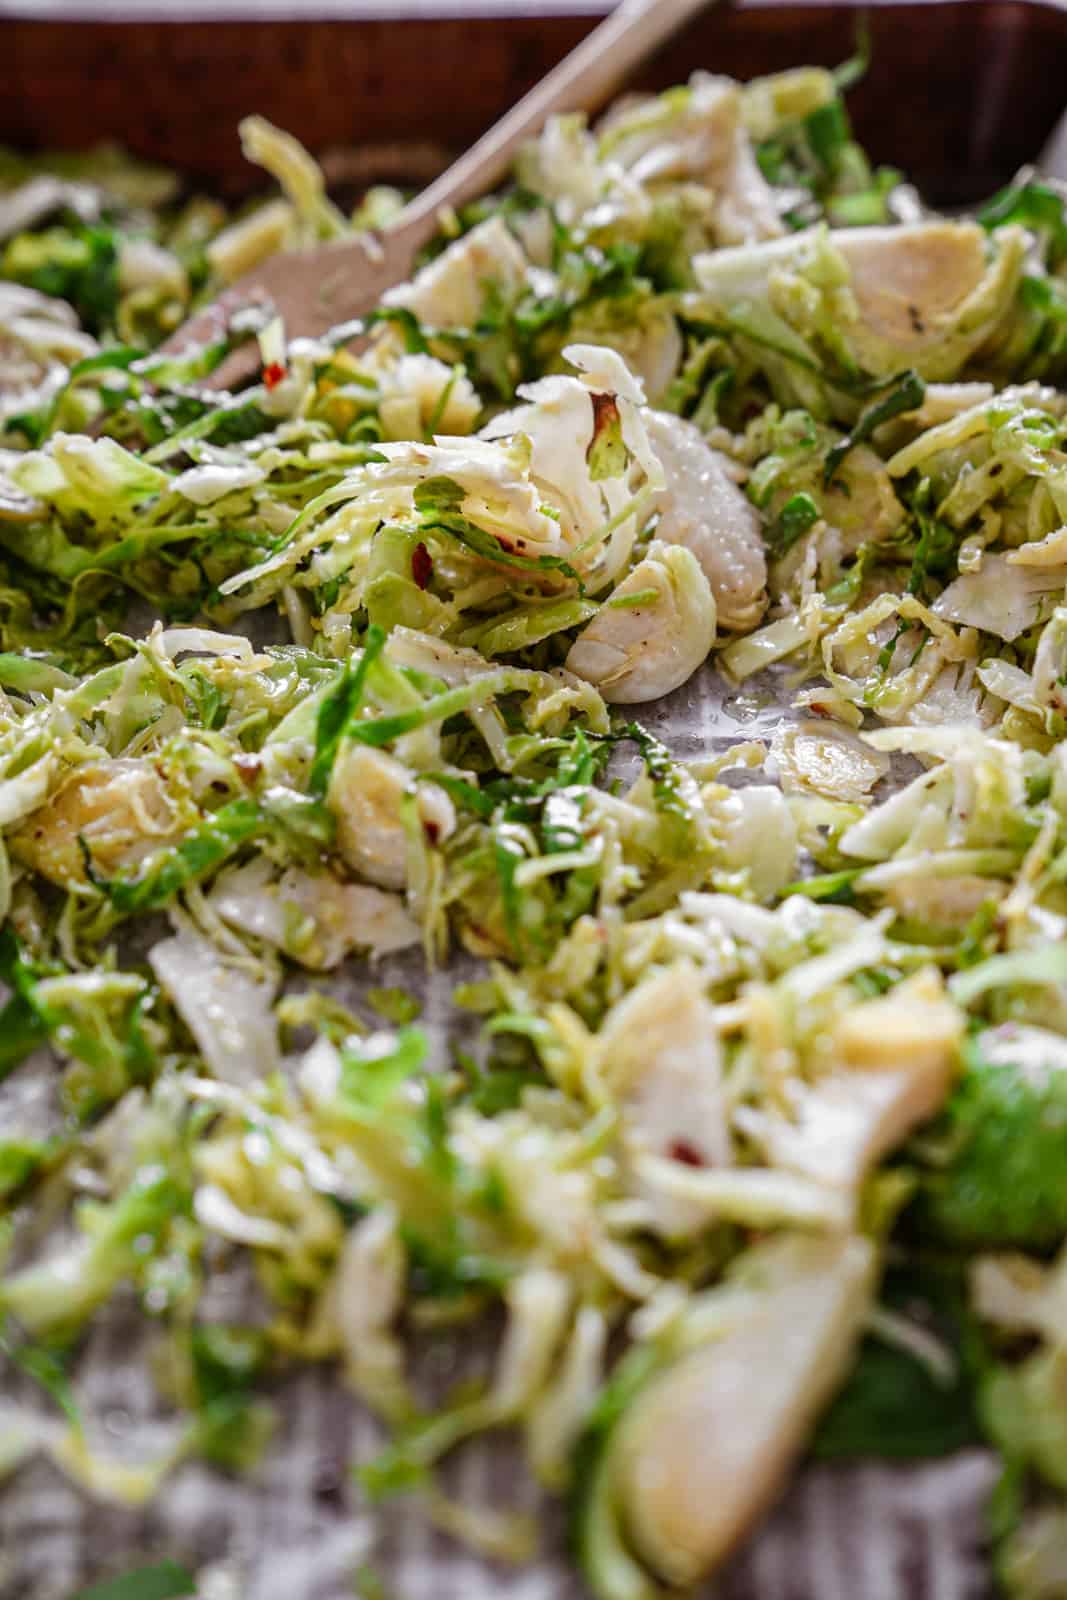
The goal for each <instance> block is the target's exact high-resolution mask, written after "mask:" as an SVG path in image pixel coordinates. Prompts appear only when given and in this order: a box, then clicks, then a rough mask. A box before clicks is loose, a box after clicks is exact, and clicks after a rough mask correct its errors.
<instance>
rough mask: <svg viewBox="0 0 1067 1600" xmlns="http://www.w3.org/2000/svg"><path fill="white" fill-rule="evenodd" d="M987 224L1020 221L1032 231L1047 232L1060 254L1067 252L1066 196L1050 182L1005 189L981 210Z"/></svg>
mask: <svg viewBox="0 0 1067 1600" xmlns="http://www.w3.org/2000/svg"><path fill="white" fill-rule="evenodd" d="M978 221H979V222H980V223H981V224H982V226H983V227H984V228H1000V227H1003V226H1004V225H1005V224H1006V223H1009V222H1017V223H1020V224H1021V225H1022V226H1023V227H1024V228H1029V229H1031V231H1032V232H1034V233H1036V234H1039V235H1044V236H1046V237H1047V238H1048V240H1049V241H1050V243H1051V245H1052V248H1053V250H1054V251H1055V253H1056V255H1057V256H1060V255H1064V254H1067V217H1065V216H1064V196H1063V195H1062V194H1061V193H1060V191H1059V190H1057V189H1054V188H1053V187H1052V186H1051V185H1050V184H1047V183H1041V182H1039V181H1038V180H1032V181H1031V182H1029V183H1021V184H1019V183H1013V184H1010V185H1009V187H1008V188H1006V189H1001V191H1000V193H999V194H995V195H994V196H993V198H992V200H988V201H987V202H986V204H985V205H984V206H983V207H982V209H981V210H980V211H979V212H978Z"/></svg>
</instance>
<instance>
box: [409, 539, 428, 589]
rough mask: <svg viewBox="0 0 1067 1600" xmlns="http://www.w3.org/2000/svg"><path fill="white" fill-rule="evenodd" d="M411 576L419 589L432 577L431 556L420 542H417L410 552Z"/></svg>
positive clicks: (423, 587)
mask: <svg viewBox="0 0 1067 1600" xmlns="http://www.w3.org/2000/svg"><path fill="white" fill-rule="evenodd" d="M411 576H412V577H413V578H414V580H415V584H416V587H417V588H419V589H425V587H426V585H427V584H428V583H429V581H430V579H431V578H432V577H433V557H432V556H431V555H430V552H429V551H428V550H427V548H426V546H425V545H424V544H422V543H419V544H417V545H416V546H415V548H414V550H413V551H412V552H411Z"/></svg>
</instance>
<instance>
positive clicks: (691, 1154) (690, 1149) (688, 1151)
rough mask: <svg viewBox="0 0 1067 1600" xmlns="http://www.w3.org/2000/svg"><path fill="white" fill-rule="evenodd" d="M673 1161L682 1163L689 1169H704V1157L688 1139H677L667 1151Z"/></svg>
mask: <svg viewBox="0 0 1067 1600" xmlns="http://www.w3.org/2000/svg"><path fill="white" fill-rule="evenodd" d="M667 1154H668V1155H669V1156H670V1158H671V1160H672V1161H681V1162H683V1163H684V1165H685V1166H687V1167H702V1166H703V1165H704V1157H703V1156H702V1155H701V1154H700V1151H699V1150H698V1149H697V1147H696V1145H694V1144H690V1143H689V1140H688V1139H675V1141H674V1143H673V1144H672V1145H671V1147H670V1149H669V1150H668V1151H667Z"/></svg>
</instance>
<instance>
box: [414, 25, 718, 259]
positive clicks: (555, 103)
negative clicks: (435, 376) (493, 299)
mask: <svg viewBox="0 0 1067 1600" xmlns="http://www.w3.org/2000/svg"><path fill="white" fill-rule="evenodd" d="M709 3H710V0H622V3H621V4H620V5H618V6H616V8H615V10H614V11H613V12H612V13H611V15H610V16H609V17H607V18H606V19H605V21H604V22H602V23H601V24H600V26H599V27H597V28H594V30H593V32H592V33H591V34H589V35H588V36H587V37H586V38H585V39H583V40H582V42H581V44H579V45H578V46H577V47H576V48H575V49H574V50H572V51H571V53H570V55H569V56H567V57H566V58H565V60H563V61H561V62H560V63H559V65H558V66H557V67H554V68H553V70H552V71H551V72H550V73H549V74H548V76H547V77H546V78H542V80H541V82H540V83H538V84H537V85H535V87H534V88H533V89H531V90H530V92H529V94H527V95H525V96H524V97H523V99H522V100H520V101H519V103H518V105H516V106H513V107H512V109H511V110H510V111H509V112H507V113H506V114H505V116H503V117H502V118H501V119H500V121H499V122H498V123H496V124H495V125H494V126H493V127H492V128H490V129H489V131H488V133H485V134H483V135H482V137H481V138H480V139H479V140H478V142H477V144H474V145H472V146H471V148H470V149H469V150H468V151H467V152H466V153H465V154H464V155H462V156H460V158H459V159H458V161H455V162H453V164H452V166H450V167H449V168H448V170H447V171H446V172H443V173H442V174H441V176H440V177H439V178H437V179H435V180H434V182H433V183H431V184H430V186H429V188H427V189H424V190H423V191H422V193H421V194H420V195H417V196H416V198H415V199H414V200H412V202H411V203H410V205H408V206H407V207H406V209H405V210H404V212H403V214H402V215H401V217H400V218H399V219H398V220H397V223H396V225H395V226H396V229H397V231H398V232H404V233H410V235H411V237H412V239H413V241H417V243H418V244H422V243H424V242H425V241H426V240H427V239H429V238H430V237H431V236H432V234H433V233H434V231H435V230H436V226H437V217H438V213H439V212H440V210H441V208H442V207H443V206H455V207H459V206H464V205H466V204H467V203H468V202H469V201H471V200H476V199H477V198H478V197H479V195H482V194H484V193H485V192H486V191H487V190H488V189H492V188H493V187H494V185H496V184H498V183H499V182H500V181H501V180H502V179H503V178H505V177H506V176H507V174H508V171H509V169H510V167H511V163H512V161H513V160H514V157H515V155H516V153H517V151H518V150H519V149H520V147H521V146H522V145H523V144H525V143H526V141H527V140H528V139H531V138H533V137H534V135H535V134H538V133H540V131H541V129H542V127H543V126H544V124H545V121H546V119H547V118H548V117H550V116H553V115H554V114H556V113H558V112H561V111H579V110H582V111H584V110H592V109H595V108H597V107H599V106H601V105H603V103H604V102H605V101H606V100H608V99H609V98H610V97H611V95H612V94H614V93H615V91H616V90H618V89H619V88H621V87H622V85H623V84H624V83H625V81H626V78H627V77H628V75H629V74H630V72H632V70H633V69H634V67H636V66H638V65H639V64H640V63H641V62H642V61H644V60H645V59H646V57H648V56H649V55H651V54H652V52H653V51H654V50H655V49H656V48H657V47H658V46H659V45H661V44H663V43H664V42H665V41H666V40H667V39H668V38H670V36H671V34H673V33H675V32H676V31H677V30H678V29H679V28H680V27H681V26H682V24H683V23H684V22H686V21H688V19H689V18H690V17H691V16H694V15H695V14H696V12H698V11H702V10H703V9H704V8H705V6H707V5H708V4H709Z"/></svg>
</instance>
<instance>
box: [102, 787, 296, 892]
mask: <svg viewBox="0 0 1067 1600" xmlns="http://www.w3.org/2000/svg"><path fill="white" fill-rule="evenodd" d="M264 826H265V815H264V812H263V810H262V808H261V807H260V806H259V805H258V804H257V803H256V801H255V800H252V799H242V800H231V801H229V802H228V803H227V804H226V805H224V806H221V807H220V808H219V810H218V811H216V812H215V813H214V814H213V815H212V816H210V817H206V818H205V819H204V821H203V822H201V823H200V824H199V825H198V826H197V827H196V828H195V829H194V830H193V831H192V833H190V834H188V835H187V837H186V838H184V839H183V840H182V842H181V844H178V845H174V846H173V847H171V848H168V849H167V850H163V851H160V852H158V853H157V854H156V855H155V856H151V857H149V859H148V861H147V863H146V865H145V867H144V870H143V871H142V872H141V873H140V875H139V876H138V877H136V878H128V879H123V878H111V879H108V880H104V879H101V878H100V877H99V875H98V874H95V873H93V875H92V876H93V881H94V882H95V883H96V885H97V887H98V888H101V889H102V890H103V891H104V893H105V894H106V895H107V897H108V899H109V900H110V901H111V903H112V905H113V906H114V907H115V910H116V911H120V912H122V913H123V915H130V914H132V913H133V912H137V911H155V910H158V909H159V907H160V906H165V905H167V904H168V903H169V901H171V900H173V899H174V897H175V895H178V894H180V893H181V891H182V890H183V889H187V888H188V887H189V885H190V884H193V883H198V882H199V881H200V880H201V879H202V878H205V877H207V875H208V874H209V873H210V872H213V871H214V870H215V868H216V867H220V866H221V865H222V863H223V862H224V861H227V860H228V859H229V858H230V856H232V855H234V854H236V852H237V851H238V850H239V849H240V848H241V846H242V845H244V844H247V843H248V841H249V840H250V839H254V838H255V836H256V835H257V834H259V833H262V831H263V829H264ZM82 845H83V850H84V852H85V855H86V867H87V869H91V867H92V856H91V851H89V849H88V846H87V845H86V844H85V841H84V840H83V841H82Z"/></svg>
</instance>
